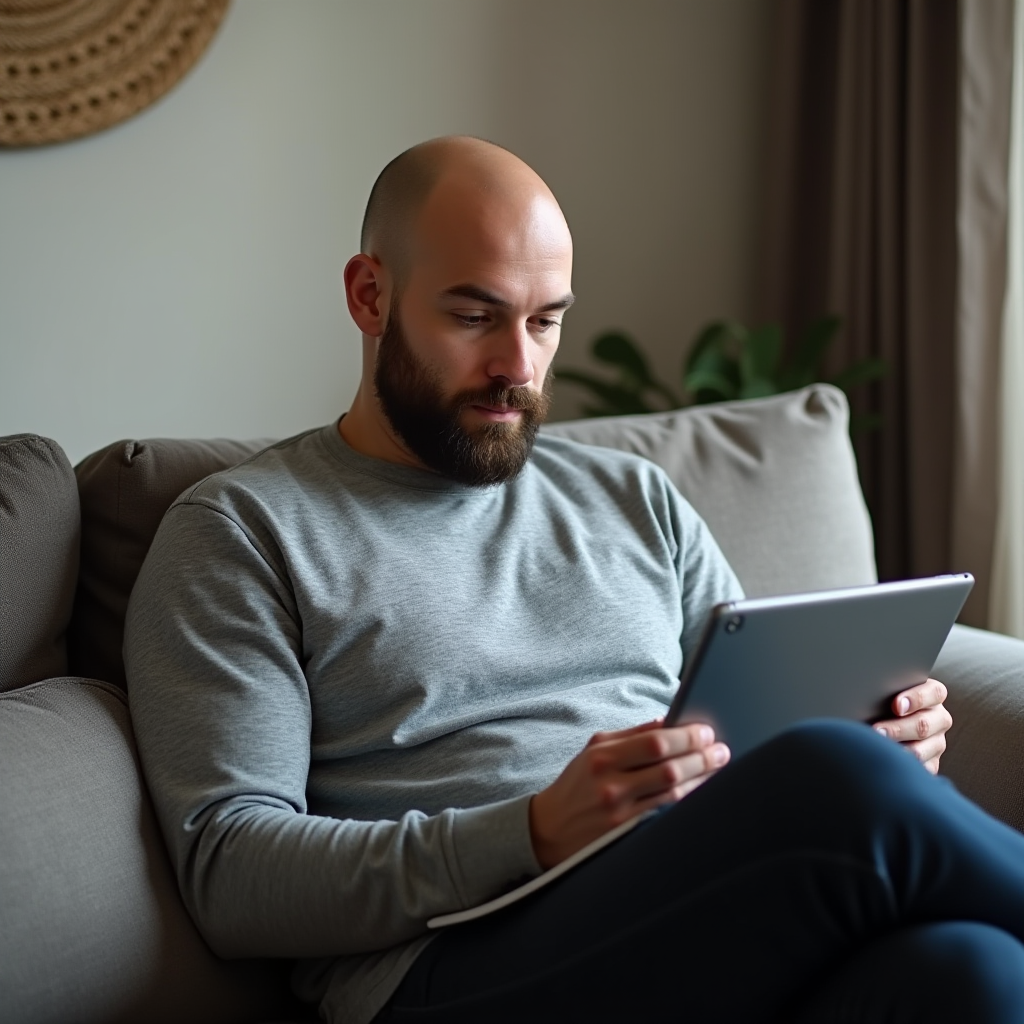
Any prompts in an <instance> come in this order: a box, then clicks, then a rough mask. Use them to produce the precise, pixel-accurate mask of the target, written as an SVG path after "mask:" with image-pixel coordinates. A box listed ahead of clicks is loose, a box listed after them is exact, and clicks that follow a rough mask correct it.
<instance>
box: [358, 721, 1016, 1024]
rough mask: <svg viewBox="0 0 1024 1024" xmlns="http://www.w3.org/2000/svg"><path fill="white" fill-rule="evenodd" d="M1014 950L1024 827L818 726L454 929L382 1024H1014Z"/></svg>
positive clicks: (793, 734) (880, 744)
mask: <svg viewBox="0 0 1024 1024" xmlns="http://www.w3.org/2000/svg"><path fill="white" fill-rule="evenodd" d="M1006 754H1007V755H1008V756H1014V755H1013V752H1010V751H1007V752H1006ZM1022 942H1024V836H1022V835H1020V834H1019V833H1017V832H1016V831H1014V830H1013V829H1011V828H1009V827H1007V826H1006V825H1003V824H1002V823H1000V822H998V821H996V820H995V819H993V818H991V817H989V816H988V815H987V814H985V813H984V812H983V811H982V810H980V809H979V808H978V807H977V806H975V805H974V804H972V803H971V802H970V801H969V800H967V799H965V798H964V797H962V796H960V794H959V793H957V792H956V790H955V789H954V788H953V786H952V785H950V784H949V783H948V782H946V781H945V780H942V779H937V778H934V777H932V776H931V775H929V774H928V773H927V772H926V771H925V770H924V768H922V767H921V766H920V765H919V764H918V763H917V761H915V760H914V758H913V757H912V756H911V755H910V754H908V753H907V752H906V751H903V750H901V749H900V748H899V747H898V746H897V745H896V744H894V743H892V742H891V741H889V740H886V739H883V738H882V737H880V736H878V735H876V734H875V733H874V732H873V731H872V730H871V729H869V728H867V727H866V726H861V725H853V724H850V723H843V722H832V721H819V722H810V723H806V724H804V725H800V726H797V727H795V728H793V729H791V730H789V731H787V732H786V733H784V734H782V735H781V736H779V737H777V738H776V739H774V740H773V741H771V742H770V743H766V744H765V745H764V746H762V747H760V748H758V749H757V750H755V751H752V752H751V753H750V754H748V755H747V756H746V757H744V758H741V759H739V760H738V761H736V762H735V763H734V764H731V765H729V766H728V767H727V768H725V769H724V770H723V771H721V772H719V773H718V775H716V776H715V777H714V778H712V779H711V780H709V781H708V782H707V783H705V785H703V786H702V787H701V788H700V789H698V790H696V791H695V792H694V793H692V794H690V795H689V796H688V797H686V798H685V799H684V800H682V801H681V802H680V803H678V804H676V805H675V806H674V807H672V808H671V809H670V810H668V811H666V812H663V813H661V814H659V815H657V816H655V817H653V818H651V819H650V820H649V821H648V822H646V823H644V824H642V825H641V826H640V827H639V828H637V829H636V830H634V831H633V832H631V833H629V834H628V835H627V836H625V837H624V838H623V839H622V840H621V841H619V842H618V843H615V844H614V845H612V846H610V847H608V848H607V849H605V850H604V851H602V852H601V853H599V854H598V855H596V856H595V857H594V858H592V859H591V860H590V861H587V862H585V863H584V864H582V865H580V867H578V868H576V869H575V870H574V871H572V872H570V873H569V874H567V875H566V876H564V877H563V878H562V879H560V880H559V881H557V882H555V883H553V884H552V885H550V886H548V887H547V888H546V889H542V890H540V891H539V892H538V893H536V894H535V895H533V896H531V897H528V898H527V899H525V900H522V901H521V902H519V903H517V904H514V905H513V906H511V907H508V908H506V909H505V910H502V911H499V912H498V913H496V914H492V915H490V916H489V917H485V918H481V919H480V920H478V921H474V922H471V923H468V924H463V925H458V926H455V927H453V928H449V929H446V930H445V931H444V932H442V933H441V934H440V935H439V936H438V938H437V939H436V940H435V941H434V942H433V943H431V945H430V946H428V947H427V949H426V950H425V951H424V952H423V954H422V955H421V956H420V958H419V959H418V960H417V962H416V963H415V964H414V965H413V967H412V969H411V970H410V972H409V974H408V975H407V976H406V978H405V979H404V980H403V982H402V984H401V985H400V987H399V989H398V991H397V992H396V994H395V996H394V997H393V998H392V1000H391V1001H390V1003H389V1004H388V1005H387V1007H386V1008H385V1009H384V1010H383V1011H382V1012H381V1014H380V1015H379V1017H378V1020H379V1021H380V1022H382V1024H384V1022H387V1024H391V1022H398V1021H467V1022H468V1021H472V1022H475V1024H483V1022H492V1021H493V1022H498V1021H530V1022H533V1021H581V1022H582V1021H586V1022H588V1024H594V1022H601V1021H615V1022H626V1021H643V1022H654V1021H695V1022H701V1024H704V1022H708V1021H736V1022H743V1024H749V1022H754V1021H787V1022H788V1021H792V1022H808V1024H811V1022H832V1021H865V1022H868V1021H870V1022H872V1024H877V1022H887V1021H892V1022H903V1021H920V1022H922V1024H939V1022H943V1021H950V1022H957V1024H967V1022H970V1024H985V1022H996V1021H998V1022H1011V1021H1012V1022H1017V1021H1020V1022H1024V944H1022Z"/></svg>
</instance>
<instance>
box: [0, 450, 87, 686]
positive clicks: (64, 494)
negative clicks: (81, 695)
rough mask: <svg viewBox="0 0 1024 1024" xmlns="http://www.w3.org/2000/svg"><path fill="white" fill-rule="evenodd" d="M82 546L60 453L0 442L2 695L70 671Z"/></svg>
mask: <svg viewBox="0 0 1024 1024" xmlns="http://www.w3.org/2000/svg"><path fill="white" fill-rule="evenodd" d="M78 541H79V518H78V491H77V490H76V489H75V477H74V474H73V473H72V471H71V464H70V463H69V462H68V459H67V456H66V455H65V454H64V452H63V451H62V450H61V448H60V446H59V445H58V444H57V443H56V442H55V441H50V440H48V439H47V438H45V437H37V436H36V435H35V434H15V435H13V436H11V437H3V438H0V624H2V625H0V691H2V690H10V689H13V688H15V687H18V686H24V685H26V684H27V683H34V682H35V681H36V680H38V679H45V678H47V677H48V676H59V675H63V674H64V673H65V672H67V670H68V667H67V666H68V662H67V653H66V649H65V634H66V632H67V628H68V620H69V619H70V618H71V603H72V601H73V600H74V596H75V581H76V579H77V578H78Z"/></svg>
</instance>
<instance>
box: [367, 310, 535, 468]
mask: <svg viewBox="0 0 1024 1024" xmlns="http://www.w3.org/2000/svg"><path fill="white" fill-rule="evenodd" d="M553 382H554V374H553V373H552V371H551V369H550V367H549V369H548V373H547V376H546V377H545V379H544V386H543V388H542V390H541V391H540V392H536V391H531V390H529V389H528V388H525V387H514V388H507V387H501V386H500V385H497V384H495V385H494V386H492V387H490V388H484V389H482V390H476V391H460V392H458V393H457V394H455V395H453V396H452V397H451V398H445V394H444V389H443V388H442V386H441V380H440V376H439V375H438V374H437V373H436V372H434V371H431V370H430V369H429V368H427V367H426V366H424V365H423V363H421V362H420V361H419V359H417V357H416V356H415V355H414V353H413V352H412V351H411V350H410V348H409V345H408V343H407V340H406V337H405V333H404V331H403V330H402V325H401V321H400V318H399V315H398V308H397V304H396V303H392V307H391V311H390V314H389V316H388V323H387V327H385V329H384V334H383V335H382V336H381V339H380V348H379V349H378V352H377V366H376V368H375V369H374V374H373V384H374V387H375V388H376V391H377V397H378V399H379V400H380V404H381V408H382V409H383V410H384V415H385V416H387V418H388V422H389V423H390V424H391V427H392V429H393V430H394V431H395V433H396V434H397V435H398V436H399V437H400V438H401V439H402V441H403V442H404V443H405V444H406V445H407V446H408V448H409V450H410V451H412V452H413V454H415V455H416V456H417V458H419V460H420V461H421V462H422V463H423V464H424V465H425V466H427V467H428V468H430V469H432V470H434V471H435V472H437V473H440V474H441V475H442V476H446V477H449V478H450V479H452V480H457V481H458V482H459V483H463V484H471V485H473V486H477V487H481V486H485V485H487V484H500V483H504V482H505V481H507V480H512V479H514V478H515V477H516V476H518V474H519V473H520V471H521V470H522V468H523V466H525V465H526V460H527V459H528V458H529V457H530V453H531V452H532V451H533V443H534V441H535V440H536V438H537V430H538V428H539V427H540V425H541V423H543V422H544V419H545V417H546V416H547V414H548V409H549V408H550V406H551V391H552V385H553ZM471 405H499V406H506V407H508V408H509V409H520V410H522V415H521V416H519V417H518V419H517V420H515V421H513V422H508V423H484V424H482V425H481V426H479V427H477V428H476V429H475V430H472V431H469V430H466V429H465V427H463V426H462V414H463V412H465V410H466V409H468V408H469V407H470V406H471Z"/></svg>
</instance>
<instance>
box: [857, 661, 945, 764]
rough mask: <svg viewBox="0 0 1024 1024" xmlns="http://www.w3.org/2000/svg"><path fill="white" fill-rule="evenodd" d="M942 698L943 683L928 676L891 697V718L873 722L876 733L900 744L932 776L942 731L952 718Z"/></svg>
mask: <svg viewBox="0 0 1024 1024" xmlns="http://www.w3.org/2000/svg"><path fill="white" fill-rule="evenodd" d="M945 699H946V688H945V686H943V685H942V683H940V682H939V681H938V679H929V680H928V681H927V682H924V683H919V684H918V685H917V686H912V687H911V688H910V689H909V690H904V691H903V692H902V693H898V694H896V696H895V697H893V699H892V710H893V714H895V715H896V718H895V719H886V720H884V721H882V722H876V723H875V729H877V730H878V732H880V733H881V734H882V735H883V736H888V737H889V738H890V739H893V740H896V741H897V742H899V743H902V744H903V745H904V746H905V747H906V748H907V749H908V750H910V751H911V752H912V753H913V754H914V756H915V757H916V758H917V759H918V760H919V761H920V762H921V763H922V764H923V765H924V766H925V768H927V769H928V771H930V772H931V773H932V775H936V774H938V771H939V758H940V757H941V756H942V753H943V751H944V750H945V749H946V733H947V732H948V731H949V727H950V726H951V725H952V724H953V717H952V716H951V715H950V713H949V712H948V711H947V710H946V709H945V708H944V707H943V706H942V702H943V701H944V700H945Z"/></svg>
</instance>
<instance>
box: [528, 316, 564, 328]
mask: <svg viewBox="0 0 1024 1024" xmlns="http://www.w3.org/2000/svg"><path fill="white" fill-rule="evenodd" d="M534 323H535V324H536V325H537V328H538V329H539V330H541V331H547V330H550V329H551V328H552V327H558V326H560V324H561V321H560V320H551V319H549V318H548V317H544V316H542V317H538V318H537V319H536V320H534Z"/></svg>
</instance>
